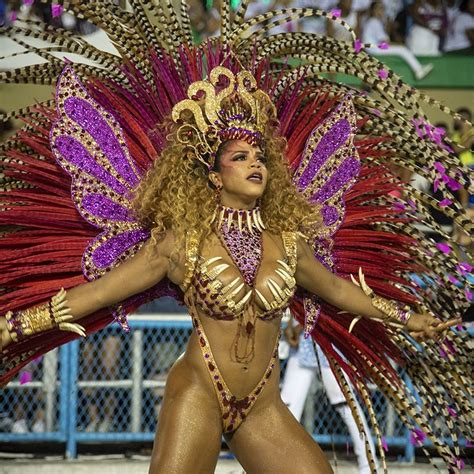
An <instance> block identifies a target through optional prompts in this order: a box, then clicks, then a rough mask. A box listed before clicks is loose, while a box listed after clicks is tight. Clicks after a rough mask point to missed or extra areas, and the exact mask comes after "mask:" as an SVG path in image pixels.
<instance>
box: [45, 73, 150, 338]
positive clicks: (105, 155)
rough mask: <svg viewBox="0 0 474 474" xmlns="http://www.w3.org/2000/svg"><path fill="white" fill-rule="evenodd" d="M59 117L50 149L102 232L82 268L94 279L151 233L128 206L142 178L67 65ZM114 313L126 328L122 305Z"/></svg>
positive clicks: (114, 126)
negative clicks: (142, 225) (141, 224)
mask: <svg viewBox="0 0 474 474" xmlns="http://www.w3.org/2000/svg"><path fill="white" fill-rule="evenodd" d="M56 103H57V112H58V115H59V119H58V120H57V121H56V122H55V123H54V126H53V127H52V129H51V133H50V141H51V148H52V150H53V153H54V155H55V157H56V159H57V160H58V163H59V164H60V165H61V167H62V168H63V169H64V170H65V171H67V173H69V174H70V175H71V178H72V184H71V194H72V199H73V201H74V204H75V206H76V208H77V210H78V211H79V213H80V214H81V216H82V217H83V218H84V219H85V220H86V221H87V222H89V223H90V224H92V225H94V226H95V227H97V228H99V229H102V232H101V233H100V234H99V235H98V236H97V237H96V238H95V239H94V240H92V241H91V242H90V243H89V245H88V246H87V248H86V250H85V252H84V254H83V258H82V270H83V273H84V276H85V277H86V278H87V279H88V280H94V279H96V278H98V277H100V276H102V275H104V273H106V272H107V271H109V270H110V269H111V268H113V267H114V266H115V265H117V264H119V263H121V262H123V261H124V260H126V259H127V258H129V257H130V256H131V255H133V254H135V253H136V252H137V251H138V249H139V248H140V247H141V245H142V244H143V242H144V241H145V240H146V239H147V238H148V237H149V234H150V233H149V231H148V230H146V229H143V228H142V227H141V226H140V225H139V223H138V221H137V219H136V217H135V215H134V212H133V209H132V206H131V196H132V191H133V189H134V188H135V187H136V186H137V184H138V183H139V181H140V178H141V177H140V174H139V172H138V171H137V167H136V166H135V164H134V162H133V160H132V159H131V157H130V154H129V151H128V149H127V146H126V143H125V139H124V136H123V133H122V130H121V128H120V125H119V124H118V122H117V121H116V120H115V118H114V117H113V116H112V115H111V114H110V113H109V112H107V111H106V110H105V109H104V108H103V107H101V106H100V105H99V104H98V103H97V102H95V101H94V100H93V99H92V98H91V97H90V96H89V94H88V93H87V91H86V89H85V88H84V87H83V85H82V84H81V83H80V82H79V80H78V78H77V77H76V75H75V73H74V71H73V69H72V68H71V67H70V66H68V67H66V68H65V69H64V71H63V72H62V74H61V76H60V78H59V80H58V85H57V90H56ZM113 313H114V317H115V319H116V320H117V321H118V322H119V324H120V325H121V326H122V327H123V328H124V329H125V330H128V323H127V320H126V316H125V314H124V313H123V310H122V307H121V306H119V307H116V308H114V310H113Z"/></svg>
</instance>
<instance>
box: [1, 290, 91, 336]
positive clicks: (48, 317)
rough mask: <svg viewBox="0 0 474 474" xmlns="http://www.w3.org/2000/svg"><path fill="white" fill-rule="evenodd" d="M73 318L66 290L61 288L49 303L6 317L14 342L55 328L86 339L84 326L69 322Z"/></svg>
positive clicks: (15, 312)
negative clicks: (68, 305)
mask: <svg viewBox="0 0 474 474" xmlns="http://www.w3.org/2000/svg"><path fill="white" fill-rule="evenodd" d="M72 318H73V316H72V314H71V310H70V309H69V308H68V307H67V300H66V291H64V288H61V290H60V291H59V293H57V294H56V295H54V296H53V297H52V298H51V299H50V300H49V301H48V302H47V303H44V304H41V305H38V306H33V307H32V308H27V309H23V310H20V311H8V313H7V314H6V315H5V319H6V320H7V330H8V332H9V333H10V335H11V338H12V340H13V341H14V342H18V341H21V340H22V339H24V338H26V337H28V336H32V335H33V334H38V333H40V332H44V331H49V330H50V329H55V328H59V329H60V330H61V331H70V332H75V333H76V334H79V335H80V336H83V337H85V336H86V332H85V329H84V328H83V327H82V326H80V325H79V324H76V323H70V322H68V321H70V320H71V319H72Z"/></svg>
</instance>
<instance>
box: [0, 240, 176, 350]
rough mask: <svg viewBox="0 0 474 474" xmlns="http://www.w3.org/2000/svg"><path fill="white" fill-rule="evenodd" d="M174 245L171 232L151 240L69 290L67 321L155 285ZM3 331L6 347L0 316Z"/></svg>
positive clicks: (0, 326)
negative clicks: (125, 259)
mask: <svg viewBox="0 0 474 474" xmlns="http://www.w3.org/2000/svg"><path fill="white" fill-rule="evenodd" d="M173 244H174V239H173V236H172V234H171V233H167V234H166V236H165V238H164V239H163V240H161V241H159V242H158V243H153V242H152V241H151V240H148V241H147V242H146V243H145V244H144V245H143V246H142V248H141V249H140V250H139V251H138V252H137V253H136V254H135V255H134V256H133V257H131V258H129V259H128V260H127V261H125V262H124V263H122V264H120V265H118V266H117V267H115V268H113V269H112V270H110V271H109V272H107V273H106V274H105V275H104V276H102V277H101V278H99V279H97V280H94V281H92V282H88V283H84V284H82V285H79V286H76V287H74V288H70V289H68V290H67V294H66V300H67V307H68V308H69V312H68V313H69V314H70V315H71V316H72V318H70V319H69V320H68V322H69V323H70V322H72V321H77V320H78V319H81V318H83V317H84V316H87V315H89V314H91V313H94V312H95V311H98V310H100V309H102V308H106V307H108V306H112V305H114V304H117V303H119V302H121V301H124V300H125V299H127V298H129V297H130V296H133V295H135V294H137V293H141V292H142V291H145V290H147V289H148V288H151V287H152V286H154V285H155V284H156V283H158V282H159V281H160V280H161V279H162V278H163V277H165V276H167V275H168V273H169V268H170V265H169V262H170V258H169V257H170V254H171V250H172V249H173ZM0 333H1V336H2V337H1V339H2V346H3V347H6V346H7V345H9V344H10V342H11V341H12V338H11V334H10V333H9V332H8V330H7V325H6V320H5V318H3V317H0Z"/></svg>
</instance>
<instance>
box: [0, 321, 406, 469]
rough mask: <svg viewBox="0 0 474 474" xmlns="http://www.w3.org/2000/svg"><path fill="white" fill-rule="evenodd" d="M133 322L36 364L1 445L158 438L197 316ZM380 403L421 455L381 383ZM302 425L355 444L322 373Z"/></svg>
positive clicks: (4, 412)
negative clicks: (171, 374) (173, 371)
mask: <svg viewBox="0 0 474 474" xmlns="http://www.w3.org/2000/svg"><path fill="white" fill-rule="evenodd" d="M130 325H131V327H132V331H131V333H130V334H125V333H123V332H122V331H121V330H120V329H119V328H118V327H115V326H113V325H112V326H109V327H108V328H106V329H104V330H103V331H101V332H99V333H96V334H94V335H92V336H90V337H88V338H87V339H86V340H76V341H74V342H72V343H70V344H68V345H66V346H63V347H61V348H60V349H56V350H54V351H51V352H49V353H48V354H46V355H45V356H44V357H43V358H42V359H41V360H37V361H34V362H33V363H31V364H29V365H28V366H27V367H26V368H25V370H23V371H22V373H21V374H20V376H19V377H18V378H17V380H14V381H12V382H11V383H10V384H9V385H8V386H7V388H6V389H5V390H3V391H2V393H1V395H2V396H1V400H0V443H1V442H13V443H16V442H38V441H53V442H62V443H65V445H66V453H65V454H66V456H67V457H68V458H74V457H76V455H77V445H78V443H94V442H127V441H142V442H143V441H150V442H151V441H153V439H154V436H155V429H156V421H157V418H158V413H159V411H160V408H161V403H162V400H163V394H164V386H165V382H166V376H167V373H168V371H169V369H170V368H171V366H172V364H173V363H174V361H175V360H176V358H177V357H178V356H179V355H180V354H181V353H182V352H184V350H185V345H186V342H187V339H188V337H189V334H190V332H191V330H192V327H191V321H190V318H189V317H187V316H186V315H160V316H156V315H155V316H139V317H132V318H130ZM284 370H285V361H282V373H284ZM372 402H373V404H374V408H375V411H376V413H377V416H378V418H379V420H378V421H379V424H380V427H381V429H382V433H383V435H384V437H385V441H386V443H387V445H388V447H389V448H390V447H397V448H398V449H402V450H403V451H404V459H405V460H407V461H411V460H413V457H414V446H413V445H412V444H411V443H410V433H409V432H408V430H407V429H406V428H405V427H404V426H403V425H402V423H401V421H400V419H399V418H398V416H397V415H396V413H395V412H394V410H393V409H392V407H391V406H390V405H389V404H388V403H387V402H386V400H385V398H384V397H383V396H382V395H381V394H380V393H379V392H378V391H377V390H376V388H375V387H374V388H373V389H372ZM302 423H303V425H304V426H305V427H306V429H307V430H308V431H309V432H311V433H313V436H314V438H315V439H316V440H317V441H318V442H319V443H322V444H347V443H348V444H351V439H350V436H349V434H348V432H347V429H346V427H345V424H344V423H343V422H342V420H341V419H340V418H339V415H338V414H337V412H336V410H334V409H333V408H332V407H331V405H330V404H329V401H328V400H327V398H326V395H325V393H324V389H323V386H322V383H321V381H320V380H319V379H318V378H316V380H315V382H314V383H313V386H312V389H311V396H309V397H308V399H307V402H306V406H305V411H304V416H303V420H302Z"/></svg>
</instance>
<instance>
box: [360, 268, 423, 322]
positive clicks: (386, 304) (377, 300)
mask: <svg viewBox="0 0 474 474" xmlns="http://www.w3.org/2000/svg"><path fill="white" fill-rule="evenodd" d="M351 279H352V281H353V283H354V284H356V285H357V286H360V287H361V288H362V290H363V291H364V293H365V294H366V295H367V296H368V297H370V299H371V301H372V306H373V307H374V308H376V309H378V310H379V311H380V312H381V313H383V314H384V315H385V316H386V318H385V319H387V320H388V321H390V322H395V323H398V324H401V325H402V326H406V324H407V323H408V320H409V319H410V317H411V316H412V314H413V313H414V311H413V310H412V309H410V308H409V307H408V306H406V307H401V306H400V305H399V304H398V303H396V302H395V301H391V300H387V299H385V298H382V297H381V296H377V295H376V294H375V293H374V291H373V290H372V288H370V286H369V285H367V283H366V282H365V277H364V274H363V273H362V269H361V268H359V281H357V280H356V279H355V278H354V276H353V275H351ZM359 282H360V283H359Z"/></svg>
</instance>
